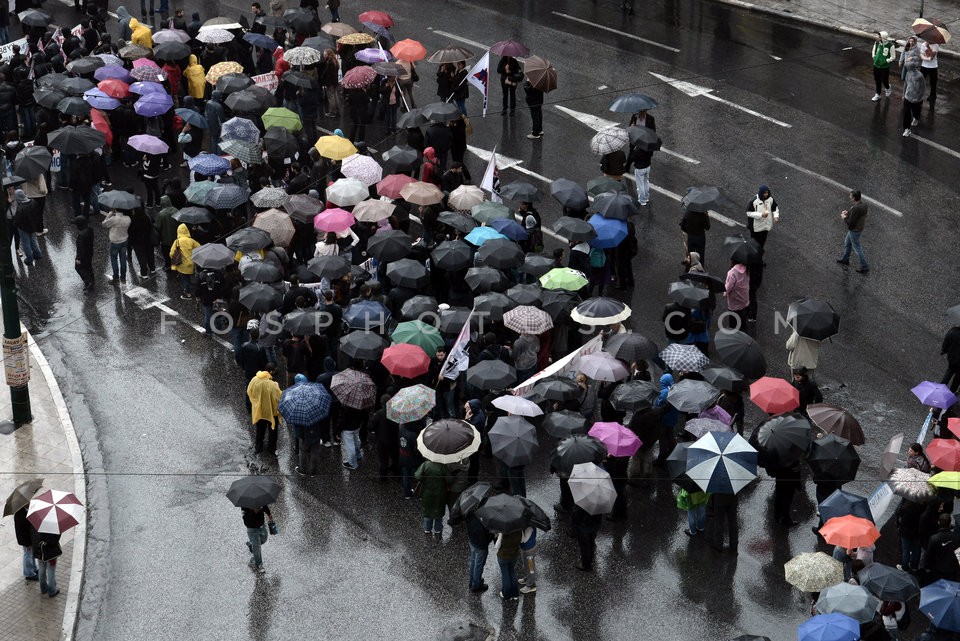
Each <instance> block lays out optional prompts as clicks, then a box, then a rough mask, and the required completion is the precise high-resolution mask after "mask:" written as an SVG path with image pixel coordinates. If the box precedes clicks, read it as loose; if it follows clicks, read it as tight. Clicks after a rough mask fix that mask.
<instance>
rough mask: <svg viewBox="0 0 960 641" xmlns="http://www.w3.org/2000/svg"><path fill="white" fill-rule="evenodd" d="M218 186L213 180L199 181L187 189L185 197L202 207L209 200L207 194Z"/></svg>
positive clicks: (184, 193)
mask: <svg viewBox="0 0 960 641" xmlns="http://www.w3.org/2000/svg"><path fill="white" fill-rule="evenodd" d="M216 186H217V183H215V182H213V181H212V180H198V181H196V182H194V183H191V184H190V186H189V187H187V188H186V189H185V190H184V192H183V195H184V196H186V197H187V200H188V201H190V202H192V203H194V204H197V205H202V204H203V203H204V202H206V200H207V192H209V191H210V190H211V189H213V188H214V187H216Z"/></svg>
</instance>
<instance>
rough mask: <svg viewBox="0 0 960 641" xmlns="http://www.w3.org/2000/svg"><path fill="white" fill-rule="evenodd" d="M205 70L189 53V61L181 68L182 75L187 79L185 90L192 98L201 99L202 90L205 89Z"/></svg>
mask: <svg viewBox="0 0 960 641" xmlns="http://www.w3.org/2000/svg"><path fill="white" fill-rule="evenodd" d="M206 75H207V73H206V71H204V69H203V65H201V64H200V63H199V62H198V61H197V57H196V56H195V55H193V54H190V62H189V64H187V68H186V69H184V70H183V77H184V78H186V79H187V92H188V93H189V94H190V95H191V96H193V99H194V100H203V95H204V94H203V92H204V91H206V85H207V81H206Z"/></svg>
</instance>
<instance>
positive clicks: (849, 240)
mask: <svg viewBox="0 0 960 641" xmlns="http://www.w3.org/2000/svg"><path fill="white" fill-rule="evenodd" d="M850 202H852V203H853V205H852V206H851V207H850V209H844V210H843V211H842V212H840V218H842V219H843V220H844V222H846V223H847V235H846V236H845V237H844V239H843V256H841V257H840V258H838V259H837V262H838V263H840V264H841V265H849V264H850V250H851V249H853V250H854V251H855V252H857V257H858V258H859V259H860V267H858V268H857V272H858V273H860V274H865V273H867V272H868V271H870V265H868V264H867V257H866V256H864V254H863V247H861V246H860V234H862V233H863V228H864V225H865V224H866V222H867V203H865V202H863V201H862V200H861V194H860V190H859V189H854V190H853V191H851V192H850Z"/></svg>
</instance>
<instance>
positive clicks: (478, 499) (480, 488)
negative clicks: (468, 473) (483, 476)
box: [450, 481, 493, 525]
mask: <svg viewBox="0 0 960 641" xmlns="http://www.w3.org/2000/svg"><path fill="white" fill-rule="evenodd" d="M491 494H493V486H492V485H490V484H489V483H487V482H486V481H480V482H478V483H474V484H473V485H471V486H470V487H468V488H467V489H465V490H464V491H463V492H461V493H460V496H458V497H457V500H456V501H454V503H453V506H452V507H451V508H450V523H451V524H454V525H456V524H458V523H460V522H461V521H463V519H464V518H466V516H467V515H468V514H470V513H471V512H475V511H476V510H477V508H479V507H480V506H481V505H483V503H484V501H486V500H487V498H488V497H489V496H490V495H491Z"/></svg>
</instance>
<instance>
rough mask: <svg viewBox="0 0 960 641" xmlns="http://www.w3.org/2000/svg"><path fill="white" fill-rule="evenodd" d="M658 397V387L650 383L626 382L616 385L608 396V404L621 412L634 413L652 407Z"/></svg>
mask: <svg viewBox="0 0 960 641" xmlns="http://www.w3.org/2000/svg"><path fill="white" fill-rule="evenodd" d="M658 396H660V386H659V385H657V384H656V383H653V382H650V381H627V382H626V383H620V384H619V385H617V386H616V387H615V388H614V389H613V392H612V393H611V394H610V404H611V405H613V407H614V409H617V410H620V411H623V412H628V411H629V412H635V411H637V410H641V409H647V408H650V407H653V402H654V401H655V400H657V397H658Z"/></svg>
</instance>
